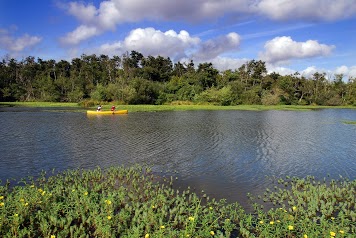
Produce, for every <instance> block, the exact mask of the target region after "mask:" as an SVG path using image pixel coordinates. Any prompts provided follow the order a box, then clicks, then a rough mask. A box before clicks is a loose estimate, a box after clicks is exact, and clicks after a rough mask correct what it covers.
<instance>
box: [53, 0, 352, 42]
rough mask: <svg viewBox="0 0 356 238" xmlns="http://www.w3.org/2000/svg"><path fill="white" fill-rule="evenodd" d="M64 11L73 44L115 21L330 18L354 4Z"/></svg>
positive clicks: (129, 5)
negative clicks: (73, 22)
mask: <svg viewBox="0 0 356 238" xmlns="http://www.w3.org/2000/svg"><path fill="white" fill-rule="evenodd" d="M66 10H67V12H68V14H70V15H72V16H74V17H75V18H76V19H77V20H78V21H79V22H80V25H79V26H78V27H77V28H76V29H74V30H73V31H72V32H69V33H67V34H66V35H65V36H63V37H62V38H61V39H60V41H61V42H62V43H63V44H67V45H73V44H78V43H80V42H81V41H83V40H86V39H89V38H91V37H93V36H95V35H98V34H102V33H103V32H105V31H109V30H111V31H113V30H115V29H116V27H117V26H118V25H119V24H122V23H127V22H137V21H141V20H153V21H156V20H159V21H162V20H164V21H184V22H201V21H215V20H217V19H219V18H222V17H224V16H226V15H230V16H243V15H247V16H248V15H250V16H261V17H266V18H268V19H272V20H276V21H293V20H309V21H330V20H337V19H343V18H349V17H352V16H355V15H356V4H355V2H354V1H351V0H338V1H335V0H309V1H286V0H255V1H251V0H226V1H221V0H195V1H191V0H181V1H178V2H177V1H165V0H107V1H103V2H101V3H100V5H99V6H98V7H96V6H94V5H93V4H92V3H89V4H84V3H83V2H70V3H69V4H67V5H66ZM72 38H74V39H75V40H72Z"/></svg>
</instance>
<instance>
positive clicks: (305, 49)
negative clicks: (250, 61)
mask: <svg viewBox="0 0 356 238" xmlns="http://www.w3.org/2000/svg"><path fill="white" fill-rule="evenodd" d="M264 48H265V51H264V52H262V53H260V56H259V57H260V59H261V60H263V61H266V62H267V63H270V64H278V63H286V62H288V61H289V60H291V59H303V58H313V57H318V56H326V55H329V54H330V53H331V52H332V50H333V49H334V48H335V46H333V45H325V44H320V43H319V42H318V41H316V40H307V41H305V42H297V41H294V40H292V38H291V37H289V36H282V37H276V38H274V39H272V40H270V41H267V42H266V44H265V46H264Z"/></svg>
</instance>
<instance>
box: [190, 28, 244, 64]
mask: <svg viewBox="0 0 356 238" xmlns="http://www.w3.org/2000/svg"><path fill="white" fill-rule="evenodd" d="M239 45H240V36H239V35H238V34H237V33H235V32H231V33H229V34H227V35H225V36H220V37H217V38H215V39H211V40H208V41H205V42H203V43H202V44H201V45H200V46H199V49H198V51H197V52H196V53H194V54H193V58H194V59H196V60H200V61H201V60H203V61H204V60H209V59H213V58H215V57H217V56H218V55H220V54H222V53H224V52H227V51H234V50H237V49H238V47H239Z"/></svg>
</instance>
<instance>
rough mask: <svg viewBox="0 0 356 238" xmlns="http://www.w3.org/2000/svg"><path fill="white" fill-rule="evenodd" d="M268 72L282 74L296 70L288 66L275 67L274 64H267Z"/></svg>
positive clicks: (292, 72) (288, 73)
mask: <svg viewBox="0 0 356 238" xmlns="http://www.w3.org/2000/svg"><path fill="white" fill-rule="evenodd" d="M266 68H267V71H268V73H269V74H270V73H273V72H275V73H278V74H280V75H291V74H294V73H295V72H296V70H293V69H290V68H286V67H275V66H274V65H267V66H266Z"/></svg>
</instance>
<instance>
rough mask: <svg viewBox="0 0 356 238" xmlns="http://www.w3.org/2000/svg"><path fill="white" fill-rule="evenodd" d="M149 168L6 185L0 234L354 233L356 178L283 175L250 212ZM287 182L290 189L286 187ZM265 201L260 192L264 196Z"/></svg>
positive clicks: (148, 237) (0, 197)
mask: <svg viewBox="0 0 356 238" xmlns="http://www.w3.org/2000/svg"><path fill="white" fill-rule="evenodd" d="M172 181H173V179H172V178H171V179H168V180H162V179H161V178H157V177H155V176H154V175H153V173H151V171H150V169H149V168H143V167H140V166H135V167H129V168H124V167H112V168H109V169H107V170H105V171H102V170H101V169H100V168H97V169H94V170H88V171H87V170H68V171H65V172H62V173H60V174H57V175H55V176H51V177H46V176H45V174H43V175H42V176H41V177H40V178H39V179H37V180H36V181H33V180H31V179H29V180H23V181H22V182H23V184H22V185H21V186H10V185H9V184H6V185H5V186H0V237H53V238H54V237H145V238H153V237H305V238H306V237H352V234H354V233H355V232H356V231H355V181H347V180H343V181H338V182H336V181H332V182H331V183H329V184H326V183H322V184H321V183H318V182H315V181H314V180H313V178H308V179H297V178H293V179H291V180H288V181H284V180H279V182H280V184H281V185H282V187H278V186H276V187H275V190H274V191H270V190H267V191H266V193H265V196H264V198H265V199H267V200H268V201H269V202H271V203H275V204H276V206H277V207H275V208H271V209H267V210H266V209H263V207H261V204H259V203H255V204H254V207H255V213H252V214H248V213H246V212H245V211H244V210H243V209H242V207H241V206H240V205H239V204H237V203H233V204H227V203H226V202H225V200H220V201H215V200H210V199H208V198H207V197H205V196H203V197H202V198H201V197H199V196H198V195H196V194H195V193H193V192H191V191H190V189H189V188H188V189H186V190H184V191H178V190H174V189H172V186H171V185H172ZM284 186H285V187H284ZM261 199H262V197H261Z"/></svg>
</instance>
